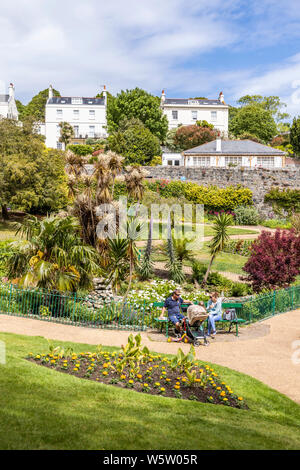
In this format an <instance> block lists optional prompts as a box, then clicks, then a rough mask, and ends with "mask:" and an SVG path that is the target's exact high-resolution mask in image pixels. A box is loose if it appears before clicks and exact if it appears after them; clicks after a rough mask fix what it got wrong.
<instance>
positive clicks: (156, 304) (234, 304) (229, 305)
mask: <svg viewBox="0 0 300 470" xmlns="http://www.w3.org/2000/svg"><path fill="white" fill-rule="evenodd" d="M194 303H195V305H197V304H198V302H194ZM164 304H165V303H164V302H154V304H153V307H161V308H162V307H163V306H164ZM181 306H182V307H188V306H189V304H181ZM242 306H243V304H242V303H239V302H223V303H222V308H224V309H227V308H236V309H240V308H242Z"/></svg>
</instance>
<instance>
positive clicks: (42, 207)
mask: <svg viewBox="0 0 300 470" xmlns="http://www.w3.org/2000/svg"><path fill="white" fill-rule="evenodd" d="M64 167H65V160H64V154H63V153H62V152H60V151H58V150H54V149H46V148H45V145H44V144H43V142H42V140H41V138H40V136H39V135H37V134H35V133H34V132H33V131H32V127H30V124H29V123H28V121H26V125H23V126H20V125H19V124H18V123H16V122H15V121H14V120H10V119H2V120H1V121H0V205H1V206H2V212H3V214H4V215H5V214H6V210H5V209H6V207H7V206H10V207H12V208H16V209H20V210H24V211H26V212H32V213H33V212H39V213H47V212H50V211H58V210H60V209H61V208H63V207H65V206H66V204H67V186H66V176H65V171H64Z"/></svg>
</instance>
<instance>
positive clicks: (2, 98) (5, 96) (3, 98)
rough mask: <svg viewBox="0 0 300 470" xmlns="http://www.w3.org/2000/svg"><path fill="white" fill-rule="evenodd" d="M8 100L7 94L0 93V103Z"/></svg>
mask: <svg viewBox="0 0 300 470" xmlns="http://www.w3.org/2000/svg"><path fill="white" fill-rule="evenodd" d="M8 100H9V95H1V94H0V103H7V102H8Z"/></svg>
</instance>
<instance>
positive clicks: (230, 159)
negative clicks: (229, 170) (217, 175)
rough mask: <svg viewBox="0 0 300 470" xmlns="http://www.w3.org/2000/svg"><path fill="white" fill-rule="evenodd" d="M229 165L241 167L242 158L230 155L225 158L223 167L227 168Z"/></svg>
mask: <svg viewBox="0 0 300 470" xmlns="http://www.w3.org/2000/svg"><path fill="white" fill-rule="evenodd" d="M230 163H232V164H233V165H237V166H242V164H243V157H240V156H235V155H230V156H228V157H225V166H228V165H229V164H230Z"/></svg>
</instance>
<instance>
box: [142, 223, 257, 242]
mask: <svg viewBox="0 0 300 470" xmlns="http://www.w3.org/2000/svg"><path fill="white" fill-rule="evenodd" d="M187 225H190V224H187ZM176 228H177V229H178V228H180V224H178V225H177V226H176ZM153 232H154V236H153V239H154V240H158V239H164V240H166V239H167V233H168V230H167V224H166V223H162V222H160V223H158V222H154V224H153ZM214 234H215V232H214V230H213V228H212V227H211V226H210V225H204V232H203V235H204V237H212V236H213V235H214ZM257 234H258V231H257V230H250V229H242V228H236V227H234V226H233V227H230V228H229V229H228V235H257ZM146 239H147V232H146V227H145V229H144V233H142V234H141V236H140V237H139V240H146Z"/></svg>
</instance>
